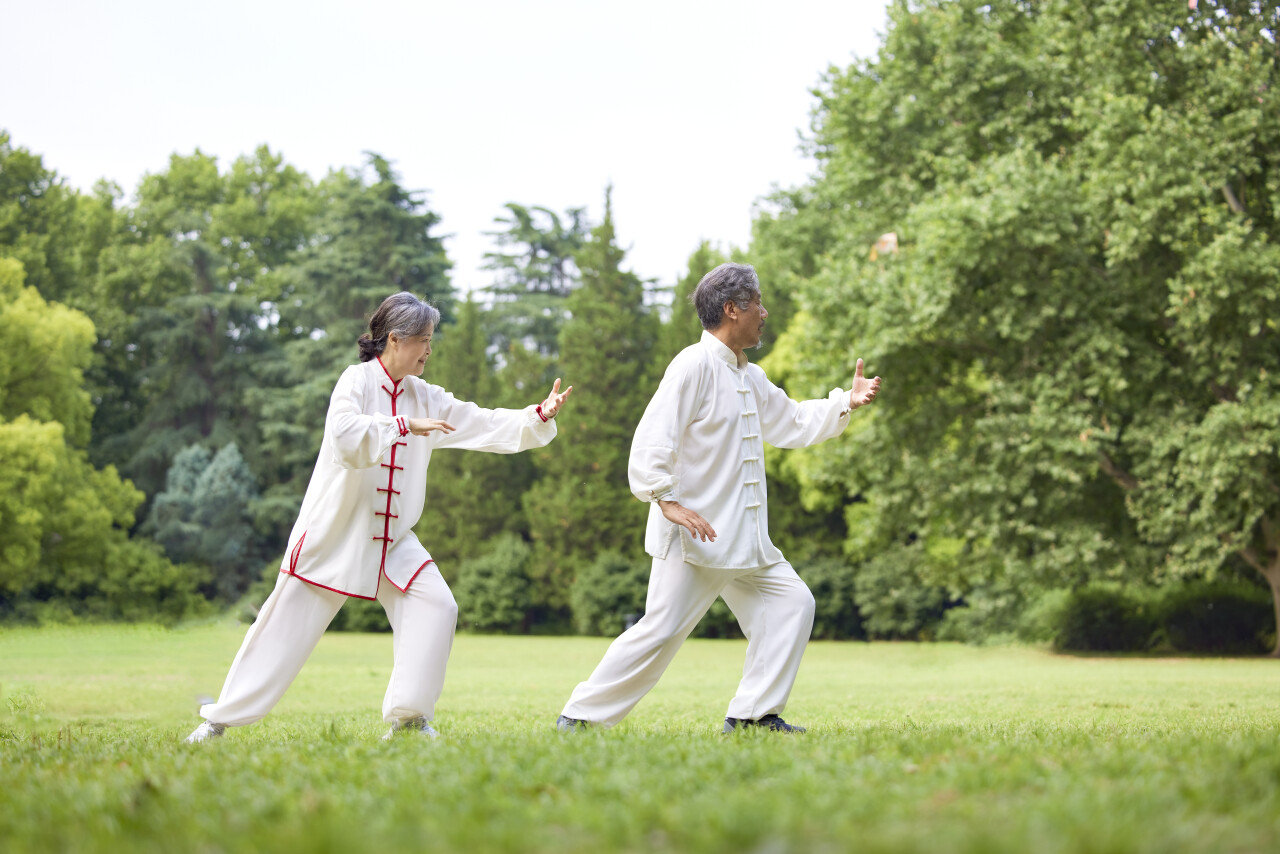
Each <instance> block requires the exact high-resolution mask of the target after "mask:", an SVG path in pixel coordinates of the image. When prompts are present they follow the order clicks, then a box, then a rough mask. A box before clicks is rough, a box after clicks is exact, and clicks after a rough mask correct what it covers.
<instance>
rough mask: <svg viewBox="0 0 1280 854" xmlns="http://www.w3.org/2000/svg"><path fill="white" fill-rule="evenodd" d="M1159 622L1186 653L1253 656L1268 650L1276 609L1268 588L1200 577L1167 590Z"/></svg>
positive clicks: (1173, 645)
mask: <svg viewBox="0 0 1280 854" xmlns="http://www.w3.org/2000/svg"><path fill="white" fill-rule="evenodd" d="M1159 611H1160V618H1161V619H1160V622H1161V624H1162V625H1163V627H1164V632H1165V637H1166V638H1167V639H1168V641H1169V644H1170V645H1171V646H1172V647H1173V648H1174V649H1176V650H1179V651H1181V652H1213V653H1219V654H1228V655H1230V654H1235V655H1242V654H1249V653H1257V652H1264V651H1265V650H1266V649H1267V646H1266V640H1265V637H1266V635H1268V634H1270V633H1271V632H1272V631H1273V630H1274V629H1275V611H1274V608H1273V606H1272V601H1271V594H1270V592H1269V591H1267V590H1263V589H1260V588H1258V587H1253V586H1251V585H1247V584H1242V583H1239V582H1236V583H1232V582H1209V581H1198V582H1192V583H1190V584H1183V585H1179V586H1177V587H1170V588H1167V589H1166V590H1164V591H1163V595H1162V596H1161V599H1160V605H1159Z"/></svg>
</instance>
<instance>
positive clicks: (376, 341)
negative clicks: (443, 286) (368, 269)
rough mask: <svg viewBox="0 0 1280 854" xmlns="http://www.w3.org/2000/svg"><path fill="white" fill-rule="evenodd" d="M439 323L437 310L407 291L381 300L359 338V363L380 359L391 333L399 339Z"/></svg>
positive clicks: (426, 329) (421, 331)
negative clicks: (378, 357)
mask: <svg viewBox="0 0 1280 854" xmlns="http://www.w3.org/2000/svg"><path fill="white" fill-rule="evenodd" d="M439 322H440V310H439V309H437V308H436V307H435V306H434V305H431V304H430V303H428V302H425V301H424V300H420V299H418V298H417V297H415V296H414V295H413V294H411V293H408V292H407V291H401V292H400V293H398V294H392V295H391V296H389V297H387V298H386V299H384V300H383V301H382V305H380V306H378V310H377V311H375V312H374V313H373V317H371V318H369V331H368V332H366V333H364V334H363V335H361V336H360V340H359V341H358V342H356V343H358V344H359V345H360V361H362V362H367V361H369V360H370V359H372V358H374V357H375V356H381V355H382V351H383V350H385V349H387V336H389V335H390V334H391V333H392V332H394V333H395V334H396V335H398V336H399V337H401V338H412V337H413V336H415V335H426V334H427V332H428V331H430V330H433V329H435V328H436V324H437V323H439Z"/></svg>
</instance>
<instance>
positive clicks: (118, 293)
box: [91, 148, 316, 493]
mask: <svg viewBox="0 0 1280 854" xmlns="http://www.w3.org/2000/svg"><path fill="white" fill-rule="evenodd" d="M315 204H316V203H315V200H314V198H313V195H312V190H311V187H310V181H309V179H308V178H307V177H306V176H305V175H304V174H302V173H300V172H298V171H297V170H296V169H294V168H293V167H291V166H288V165H286V164H285V163H284V162H283V160H282V159H281V158H280V157H278V156H277V155H274V154H272V153H271V152H270V151H269V150H268V149H266V148H261V149H259V150H258V151H257V152H255V154H254V155H253V156H252V157H242V158H239V159H238V160H236V161H235V162H234V163H233V164H232V166H231V168H230V169H229V170H228V171H227V172H226V173H225V174H224V173H220V172H219V169H218V166H217V162H216V161H215V160H214V159H213V158H211V157H208V156H206V155H203V154H201V153H200V152H199V151H197V152H195V153H194V154H192V155H190V156H185V157H184V156H178V155H175V156H174V157H172V158H171V159H170V162H169V167H168V169H166V170H165V171H163V172H160V173H156V174H153V175H148V176H146V177H145V178H144V179H143V180H142V182H141V184H140V187H139V190H138V201H137V204H136V205H135V206H134V207H132V208H130V209H127V210H125V211H123V212H122V213H121V214H120V215H121V216H122V217H123V218H124V221H125V225H124V227H122V228H119V229H118V232H119V233H118V234H117V235H116V239H115V240H114V241H113V242H109V243H108V245H107V248H106V249H104V250H103V252H102V253H101V255H100V258H99V263H98V265H97V266H98V270H97V276H96V279H95V282H94V284H93V288H92V290H93V294H94V296H93V308H92V309H91V313H92V314H93V315H94V316H97V317H101V318H102V320H103V324H104V328H103V329H102V335H101V337H100V342H99V352H100V354H101V358H102V369H101V374H100V376H101V378H102V379H103V381H104V385H105V386H106V387H107V388H109V389H111V391H110V392H108V393H105V394H104V395H103V398H102V404H101V408H102V409H103V410H106V411H104V412H101V413H100V419H99V424H100V426H102V427H104V428H107V427H109V428H110V429H109V430H105V429H104V435H103V437H102V441H101V442H100V443H99V444H100V451H99V457H100V458H102V459H106V460H110V461H113V462H117V463H119V464H120V465H121V466H122V467H123V468H124V469H125V470H126V471H127V472H129V473H130V474H131V475H132V476H133V477H134V478H135V479H136V481H137V482H138V483H139V485H141V486H142V487H143V488H144V489H145V490H146V491H147V492H149V493H154V492H156V491H158V490H159V489H160V488H161V486H162V483H163V478H164V473H165V471H166V470H167V469H168V466H169V462H170V460H171V459H172V457H173V455H174V454H176V453H177V452H178V451H179V450H180V449H182V448H184V447H186V446H188V445H190V444H193V443H196V442H201V441H209V442H211V443H212V444H215V445H222V444H226V443H227V442H229V441H233V440H234V441H237V442H240V443H242V444H243V445H244V446H245V447H246V448H247V453H248V455H249V457H250V458H251V459H253V458H255V457H256V454H255V453H254V452H255V450H256V448H255V447H254V446H255V444H256V443H255V442H254V439H255V438H256V431H255V430H254V429H253V425H254V424H255V422H256V413H254V412H253V411H252V409H251V408H250V407H249V406H248V405H247V404H248V391H249V389H251V388H254V387H255V386H257V385H258V384H259V380H258V378H257V367H258V365H259V364H260V363H270V362H272V361H275V359H276V358H277V354H276V349H275V348H276V345H277V342H276V339H275V337H274V334H273V330H272V328H271V325H270V320H271V319H272V318H271V313H272V311H273V310H272V308H271V306H272V303H273V301H274V297H275V294H274V293H273V292H272V291H271V290H270V285H271V277H270V275H269V274H270V272H271V271H272V270H273V269H275V268H276V267H278V266H280V265H282V264H284V263H285V262H286V261H287V260H288V259H289V258H291V257H292V255H293V254H294V253H295V252H297V251H298V249H299V248H300V247H301V246H302V245H303V244H304V243H305V242H306V239H307V235H308V233H309V230H310V228H311V220H312V217H313V213H314V210H315ZM104 227H105V228H108V229H109V228H110V226H109V225H107V226H104ZM121 389H123V390H124V391H121Z"/></svg>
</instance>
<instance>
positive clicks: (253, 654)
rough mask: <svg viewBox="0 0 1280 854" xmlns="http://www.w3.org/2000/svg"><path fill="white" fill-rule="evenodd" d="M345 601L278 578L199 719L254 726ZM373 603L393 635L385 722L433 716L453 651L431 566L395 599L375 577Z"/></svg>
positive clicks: (450, 622)
mask: <svg viewBox="0 0 1280 854" xmlns="http://www.w3.org/2000/svg"><path fill="white" fill-rule="evenodd" d="M346 601H347V597H346V596H345V595H344V594H342V593H338V592H336V591H333V590H327V589H325V588H323V587H316V586H315V585H312V584H307V583H306V582H305V581H302V580H300V579H298V578H295V577H294V576H291V575H286V574H284V573H281V574H280V578H279V579H278V580H277V581H276V586H275V589H274V590H272V591H271V595H270V596H268V597H267V601H266V602H265V603H263V605H262V610H260V611H259V612H258V619H256V620H254V623H253V625H252V626H250V627H249V633H248V634H247V635H245V638H244V643H243V644H241V645H240V651H239V652H238V653H236V657H235V661H233V662H232V663H231V671H230V672H229V673H227V681H226V684H225V685H223V686H222V694H221V696H219V697H218V701H217V702H216V703H209V704H208V705H205V706H202V707H201V708H200V714H201V716H202V717H204V718H205V719H206V720H210V721H213V722H214V723H220V724H226V725H227V726H242V725H244V724H251V723H253V722H255V721H258V720H261V719H262V718H263V717H264V716H265V715H266V714H267V712H269V711H271V709H272V708H273V707H274V706H275V704H276V703H278V702H279V701H280V698H281V697H282V696H284V692H285V690H286V689H287V688H288V687H289V685H290V684H292V682H293V680H294V678H295V677H296V676H297V675H298V671H300V670H302V665H303V664H304V663H305V662H306V660H307V658H308V657H310V655H311V651H312V650H314V649H315V646H316V644H317V643H319V642H320V636H321V635H323V634H324V631H325V629H326V628H328V627H329V623H330V622H331V621H332V620H333V618H334V616H335V615H336V614H337V613H338V610H339V609H340V608H341V607H342V604H343V603H344V602H346ZM378 602H379V603H380V604H381V605H382V607H383V609H384V610H386V612H387V619H388V620H389V621H390V623H391V631H392V633H393V640H392V647H393V652H394V656H395V659H394V664H393V665H392V669H391V683H390V684H389V685H388V686H387V694H386V697H385V698H384V699H383V702H382V717H383V719H384V720H386V721H387V722H388V723H393V722H395V721H402V720H407V719H409V718H413V717H417V716H419V715H421V716H422V717H424V718H426V719H427V720H432V719H433V718H434V717H435V707H436V701H437V700H438V699H439V698H440V691H441V689H442V688H443V687H444V670H445V665H446V664H448V662H449V651H450V649H452V647H453V632H454V627H455V626H456V624H457V618H458V605H457V603H456V602H454V599H453V594H452V593H451V592H449V586H448V585H447V584H446V583H445V581H444V579H443V578H442V577H441V576H440V572H439V570H437V569H436V565H435V564H434V563H432V564H429V565H427V566H426V567H425V568H424V569H423V570H422V571H421V572H420V573H419V574H418V577H417V578H415V579H414V581H413V583H412V584H411V585H409V590H408V592H404V593H402V592H401V591H399V590H397V589H396V587H395V586H394V585H392V584H391V583H390V582H388V581H387V579H385V578H383V579H382V583H381V584H380V585H379V586H378Z"/></svg>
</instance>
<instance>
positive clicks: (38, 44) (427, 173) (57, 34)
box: [0, 0, 886, 290]
mask: <svg viewBox="0 0 1280 854" xmlns="http://www.w3.org/2000/svg"><path fill="white" fill-rule="evenodd" d="M3 18H4V25H5V30H6V33H5V38H4V39H3V44H2V47H0V128H4V129H5V130H8V131H9V133H10V134H11V136H12V138H13V143H14V144H15V145H18V146H21V147H24V148H28V149H30V150H32V151H34V152H36V153H38V154H41V155H43V156H44V160H45V165H46V166H49V167H51V168H53V169H55V170H57V171H58V172H59V173H60V174H61V175H62V176H64V177H65V178H66V179H67V180H68V181H69V182H70V183H71V184H73V185H75V186H77V187H81V188H89V187H91V186H92V185H93V183H94V182H95V181H97V180H98V179H99V178H109V179H111V180H113V181H116V182H117V183H119V184H120V185H121V186H122V187H124V189H125V191H126V192H127V193H130V194H131V193H132V191H133V190H134V189H135V188H136V186H137V182H138V179H139V178H140V177H141V176H142V175H143V174H144V173H147V172H155V171H160V170H162V169H164V168H165V165H166V163H167V160H168V157H169V155H170V154H172V153H174V152H179V153H183V154H189V153H190V152H192V151H193V150H195V149H196V148H199V149H200V150H201V151H204V152H205V153H206V154H212V155H216V156H217V157H218V158H219V162H220V164H221V165H222V166H223V167H224V168H225V166H226V165H227V164H228V163H230V161H231V160H233V159H234V158H235V157H237V156H238V155H240V154H244V153H248V152H251V151H253V149H255V148H256V147H257V146H258V145H260V144H263V143H266V144H268V145H270V146H271V148H272V149H273V150H275V151H277V152H279V153H281V154H283V155H284V157H285V159H286V160H287V161H288V162H290V163H292V164H294V165H295V166H298V167H300V168H302V169H304V170H305V171H307V172H309V173H310V174H311V175H312V177H314V178H320V177H322V176H323V175H324V174H325V173H326V172H327V171H328V170H329V169H330V168H336V167H342V166H354V165H359V164H360V163H362V162H363V156H362V152H363V151H366V150H371V151H377V152H378V153H380V154H382V155H384V156H385V157H387V158H389V159H390V160H392V161H393V162H394V163H395V165H396V167H397V169H398V170H399V172H400V174H401V176H402V179H403V183H404V184H405V186H407V187H408V188H410V189H415V190H426V191H428V194H429V195H428V199H429V204H430V207H431V208H432V209H433V210H435V211H436V212H437V213H438V214H440V216H441V217H442V220H443V221H442V229H441V230H442V232H444V233H447V234H450V235H452V236H451V237H450V239H449V240H448V242H447V244H446V245H447V247H448V251H449V255H450V257H451V258H452V260H453V262H454V271H453V279H454V284H455V285H456V286H458V287H459V288H461V289H464V290H467V289H471V288H474V287H482V286H484V285H486V284H488V283H489V281H490V274H489V273H488V272H487V271H484V270H482V269H481V263H482V255H483V253H484V252H485V251H486V249H489V248H490V241H489V239H488V238H486V237H485V236H484V234H483V232H485V231H488V230H491V229H492V228H493V219H494V217H495V216H498V215H500V214H501V213H502V205H503V204H504V203H506V202H508V201H516V202H520V203H522V204H528V205H544V206H547V207H550V208H553V209H555V210H563V209H564V208H567V207H571V206H586V207H587V208H588V211H589V215H590V216H591V218H592V219H593V220H595V219H598V217H599V216H600V215H601V214H602V212H603V197H604V188H605V185H606V184H607V183H609V182H611V181H612V182H613V185H614V195H613V202H614V217H615V221H616V224H617V228H618V234H619V238H620V240H621V241H622V243H623V245H624V246H627V247H629V248H630V250H631V254H630V255H629V259H630V263H631V266H632V268H633V269H634V270H635V271H636V272H637V273H639V274H640V275H642V276H646V277H652V278H657V279H659V280H660V281H662V282H664V283H670V282H672V281H674V279H675V278H676V277H677V276H678V275H680V274H681V273H682V271H683V269H684V266H685V262H686V261H687V259H688V256H689V254H690V253H691V252H692V251H693V250H694V249H695V248H696V246H697V244H698V242H699V241H700V240H702V239H704V238H705V239H709V240H712V241H715V242H718V243H720V244H721V245H724V246H726V247H727V246H728V245H730V244H732V245H737V246H745V245H746V243H747V241H748V238H749V235H750V221H751V206H752V203H753V202H754V201H755V200H756V199H758V198H759V197H760V196H762V195H764V194H766V193H768V192H769V191H770V189H771V188H772V187H773V186H774V185H782V186H789V185H793V184H796V183H799V182H800V181H802V180H803V179H804V177H805V176H806V175H807V174H808V173H809V172H810V171H811V169H812V163H811V162H810V161H808V160H807V159H806V158H805V157H804V156H803V155H802V154H801V153H800V151H799V150H798V139H799V137H798V134H799V133H800V132H801V131H805V130H807V128H808V119H809V111H810V109H811V107H812V105H813V97H812V95H811V94H810V90H811V89H812V88H813V87H814V86H815V85H816V84H817V82H818V80H819V78H820V76H821V75H822V73H823V72H824V70H825V69H827V67H828V66H830V65H832V64H835V65H838V66H845V65H848V64H849V63H851V62H852V61H853V60H854V59H855V58H866V57H869V56H871V55H873V54H874V52H875V50H876V48H877V45H878V42H879V38H880V36H881V34H882V33H883V30H884V27H885V23H886V18H885V0H847V2H834V0H788V2H771V3H763V2H742V0H739V2H721V0H708V1H707V2H701V0H684V2H667V0H660V2H659V0H652V1H651V2H645V3H609V2H569V0H549V1H548V2H525V3H520V2H513V1H512V0H507V2H470V3H468V2H465V0H462V2H452V3H447V4H446V3H439V2H431V0H419V2H400V0H364V2H338V0H311V2H305V3H304V2H292V0H291V2H272V0H256V2H255V0H224V2H217V3H200V4H196V3H182V2H175V0H124V2H114V3H108V2H94V1H93V0H41V2H25V3H6V4H5V11H4V16H3Z"/></svg>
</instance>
